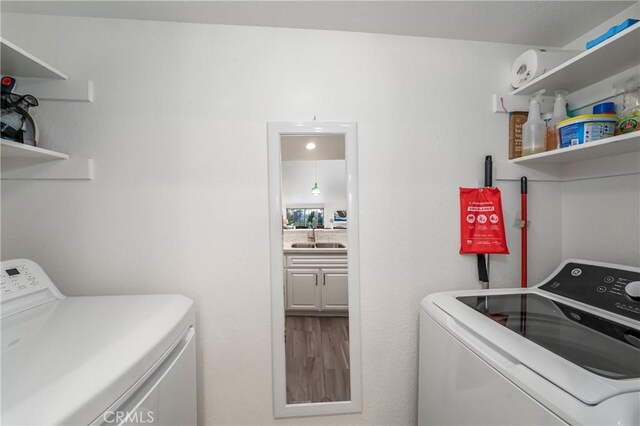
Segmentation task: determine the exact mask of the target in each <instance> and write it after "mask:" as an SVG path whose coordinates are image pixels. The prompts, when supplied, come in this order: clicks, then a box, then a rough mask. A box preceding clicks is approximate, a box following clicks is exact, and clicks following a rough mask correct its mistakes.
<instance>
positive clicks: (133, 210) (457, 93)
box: [2, 14, 561, 424]
mask: <svg viewBox="0 0 640 426" xmlns="http://www.w3.org/2000/svg"><path fill="white" fill-rule="evenodd" d="M2 35H3V37H6V38H7V39H9V40H11V41H13V42H14V43H17V44H19V45H21V46H23V47H24V48H25V49H27V50H29V51H32V52H33V53H35V54H36V55H40V56H42V57H43V58H44V59H46V60H48V61H49V62H51V63H52V64H53V65H55V66H57V67H59V68H60V69H62V70H63V71H65V72H67V73H68V74H69V75H70V76H71V78H72V79H73V78H76V79H90V80H93V81H94V83H95V91H96V95H95V102H94V103H93V104H79V103H78V104H76V103H64V102H63V103H60V102H42V105H41V106H40V107H38V110H37V118H38V119H39V123H40V126H41V129H42V143H43V145H46V146H48V147H50V148H53V149H59V150H62V151H64V152H69V153H71V155H81V156H87V157H90V158H93V159H94V160H95V166H96V179H95V180H94V181H92V182H65V181H44V182H36V181H3V182H2V251H3V253H2V255H3V257H4V258H12V257H18V256H24V257H28V258H32V259H34V260H36V261H37V262H39V263H41V264H42V266H43V267H44V269H45V270H46V271H47V272H49V273H50V275H51V277H52V279H53V280H54V282H56V283H58V284H59V286H60V289H61V290H62V292H64V293H65V294H67V295H72V296H73V295H100V294H122V293H156V292H160V293H164V292H177V293H183V294H185V295H187V296H189V297H192V298H194V299H195V301H196V304H197V311H198V343H199V346H198V362H199V365H198V369H199V415H200V421H201V422H202V423H203V424H214V423H218V424H220V423H222V424H229V423H238V424H270V423H278V424H355V423H357V424H376V423H377V424H412V423H414V422H415V421H416V413H417V409H416V395H417V340H418V332H417V327H418V305H419V301H420V300H421V299H422V298H423V297H424V296H425V295H427V294H428V293H431V292H434V291H438V290H450V289H462V288H475V287H477V274H476V270H475V257H473V256H459V255H458V254H457V252H458V248H459V231H458V226H459V225H458V209H459V207H458V187H459V186H476V185H477V184H478V182H479V181H480V180H481V177H482V170H483V159H484V156H485V155H486V154H493V155H494V156H495V158H496V160H501V159H502V160H504V159H505V157H506V151H507V149H506V138H507V136H506V135H507V121H506V118H505V116H504V115H500V114H493V113H491V110H490V108H491V103H490V99H491V94H492V93H494V92H498V91H503V90H505V89H506V82H507V81H508V73H509V70H510V67H511V63H512V61H513V59H514V58H515V57H517V56H518V55H519V54H520V53H521V52H522V51H523V50H524V49H525V47H522V46H520V47H519V46H510V45H504V44H490V43H476V42H465V41H450V40H439V39H422V38H411V37H395V36H383V35H372V34H356V33H341V32H323V31H306V30H287V29H269V28H243V27H233V26H213V25H212V26H207V25H193V24H176V23H160V22H143V21H126V20H101V19H82V18H60V17H44V16H27V15H11V14H3V16H2ZM314 116H317V118H318V120H321V121H353V122H357V124H358V139H359V158H358V161H359V168H360V208H361V213H362V215H361V218H360V224H361V228H360V236H361V241H360V245H361V248H360V253H361V259H360V261H361V271H362V272H361V279H362V282H361V289H362V290H361V302H360V303H361V307H362V308H361V311H362V369H363V403H364V408H363V412H362V413H360V414H353V415H344V416H331V417H314V418H304V419H289V420H273V417H272V408H271V359H270V354H271V347H270V344H271V343H270V342H271V340H270V333H271V326H270V319H271V310H270V306H269V300H270V298H269V288H270V287H269V281H268V280H269V256H268V247H269V245H268V191H267V143H266V139H267V136H266V135H267V132H266V123H267V122H269V121H309V120H311V119H312V118H313V117H314ZM559 186H560V185H558V184H551V185H547V184H536V185H533V184H532V189H531V196H530V199H531V207H532V211H531V213H530V216H531V220H532V223H533V224H534V225H533V226H532V230H531V232H532V238H531V246H530V247H531V275H532V280H534V279H536V278H541V277H543V276H544V275H546V274H547V273H549V272H550V271H551V270H552V269H553V268H554V267H555V266H556V265H557V263H558V262H559V261H560V256H561V241H560V237H561V231H560V222H561V221H560V220H558V217H559V214H560V213H559V212H560V204H561V203H560V191H559ZM501 188H502V189H503V195H504V203H505V211H506V215H507V219H508V221H509V223H510V221H512V220H513V216H514V215H515V212H516V211H517V210H518V203H519V201H518V200H519V194H518V185H517V184H516V183H508V184H504V185H501ZM508 233H509V235H508V239H509V244H510V246H511V249H512V255H511V256H493V261H492V274H493V276H494V284H495V285H496V286H512V285H517V283H518V277H519V275H518V270H519V269H518V265H519V257H518V249H517V246H518V235H519V233H518V231H517V230H515V229H514V228H512V227H509V228H508Z"/></svg>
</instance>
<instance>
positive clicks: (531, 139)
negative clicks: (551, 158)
mask: <svg viewBox="0 0 640 426" xmlns="http://www.w3.org/2000/svg"><path fill="white" fill-rule="evenodd" d="M544 92H545V90H544V89H542V90H540V91H538V92H536V93H534V94H533V95H531V97H530V98H529V115H528V117H527V121H526V122H525V123H524V124H523V125H522V156H523V157H524V156H525V155H531V154H537V153H539V152H544V150H545V148H546V146H545V142H546V140H547V126H546V125H545V123H544V120H542V118H541V117H540V105H541V104H542V94H543V93H544Z"/></svg>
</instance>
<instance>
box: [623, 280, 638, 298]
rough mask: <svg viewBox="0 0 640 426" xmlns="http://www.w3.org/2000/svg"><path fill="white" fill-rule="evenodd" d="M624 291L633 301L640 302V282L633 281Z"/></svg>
mask: <svg viewBox="0 0 640 426" xmlns="http://www.w3.org/2000/svg"><path fill="white" fill-rule="evenodd" d="M624 291H625V293H627V296H629V298H630V299H631V300H635V301H636V302H640V281H631V282H630V283H629V284H627V285H626V286H625V288H624Z"/></svg>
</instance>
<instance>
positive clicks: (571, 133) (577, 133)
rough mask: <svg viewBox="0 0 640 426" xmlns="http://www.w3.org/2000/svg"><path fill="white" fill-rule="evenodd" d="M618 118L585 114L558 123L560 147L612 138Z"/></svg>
mask: <svg viewBox="0 0 640 426" xmlns="http://www.w3.org/2000/svg"><path fill="white" fill-rule="evenodd" d="M617 120H618V118H617V117H616V115H615V114H586V115H579V116H577V117H573V118H569V119H567V120H564V121H561V122H560V123H558V132H559V133H560V147H561V148H566V147H569V146H575V145H582V144H584V143H589V142H593V141H597V140H600V139H604V138H609V137H611V136H613V132H614V131H615V128H616V121H617Z"/></svg>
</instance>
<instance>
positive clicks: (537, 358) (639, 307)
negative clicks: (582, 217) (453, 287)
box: [418, 260, 640, 425]
mask: <svg viewBox="0 0 640 426" xmlns="http://www.w3.org/2000/svg"><path fill="white" fill-rule="evenodd" d="M421 307H422V309H421V312H420V365H419V369H420V374H419V412H418V422H419V424H421V425H446V424H448V425H452V424H455V425H489V424H491V425H557V424H593V425H638V424H640V269H639V268H633V267H627V266H621V265H612V264H606V263H599V262H592V261H584V260H569V261H565V262H564V263H562V264H561V265H560V266H559V267H558V269H556V270H555V271H554V272H553V274H551V276H549V278H547V279H546V280H545V281H544V282H543V283H541V284H539V285H537V286H535V287H532V288H528V289H508V290H507V289H504V290H475V291H457V292H446V293H436V294H432V295H430V296H428V297H426V298H425V299H424V300H423V301H422V304H421Z"/></svg>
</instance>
